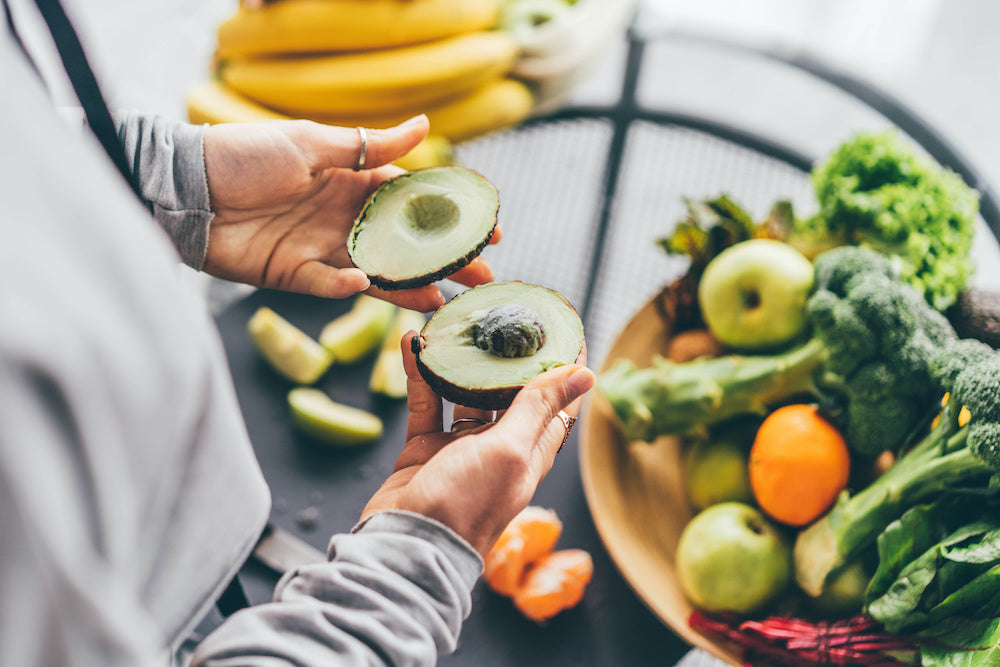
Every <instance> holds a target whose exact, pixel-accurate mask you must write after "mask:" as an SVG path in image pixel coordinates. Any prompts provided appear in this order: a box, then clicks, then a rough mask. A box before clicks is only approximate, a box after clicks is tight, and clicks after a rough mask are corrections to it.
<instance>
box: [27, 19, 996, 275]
mask: <svg viewBox="0 0 1000 667" xmlns="http://www.w3.org/2000/svg"><path fill="white" fill-rule="evenodd" d="M612 3H613V4H612ZM67 5H68V7H69V9H70V11H71V13H72V14H73V15H74V18H75V20H76V21H77V23H78V25H79V26H80V28H81V31H82V32H83V33H84V39H85V43H87V45H88V46H89V47H90V50H91V52H92V55H91V57H92V60H93V61H94V65H95V67H96V69H97V70H98V71H99V73H100V74H101V75H102V77H103V80H104V81H105V87H106V89H107V94H108V96H109V98H110V99H111V102H112V104H113V105H116V106H120V107H134V108H140V109H144V110H151V111H156V112H159V113H162V114H165V115H169V116H173V117H177V118H181V119H187V117H188V113H187V110H186V107H185V99H186V96H187V95H188V94H189V92H190V91H191V90H192V89H193V88H194V87H195V86H197V85H199V84H201V83H203V82H205V81H207V80H208V79H209V78H210V67H211V64H212V62H213V53H214V51H215V48H216V45H217V36H218V35H217V31H218V27H219V25H220V24H221V23H222V22H224V21H225V20H226V19H227V18H229V17H230V16H231V15H232V14H233V12H234V11H235V9H236V0H173V1H167V2H146V1H144V2H129V3H123V2H117V1H116V0H68V2H67ZM598 5H605V6H606V7H607V6H614V7H616V8H617V9H616V10H614V11H611V12H610V13H607V14H606V17H605V19H604V20H603V22H601V25H598V26H594V25H592V23H593V22H591V25H584V26H581V28H580V31H579V34H578V35H577V36H576V41H575V42H566V43H563V44H562V45H557V48H556V50H555V52H550V53H547V54H545V55H546V56H547V57H546V58H541V59H536V60H537V61H538V62H537V63H533V64H531V65H532V66H531V67H529V68H527V69H528V70H530V71H529V72H528V74H529V76H534V77H536V81H535V82H534V83H535V85H538V86H539V88H540V89H541V90H542V91H543V92H545V91H546V90H547V89H546V86H548V87H549V88H554V89H555V94H554V95H549V97H548V98H546V97H545V96H544V95H543V96H542V99H540V100H539V102H538V104H537V105H536V108H535V110H534V113H547V112H549V111H551V110H554V109H558V108H560V107H561V106H564V105H567V104H572V105H610V104H613V103H614V102H615V101H616V100H617V99H618V97H619V95H620V93H621V84H622V73H623V70H624V67H625V62H626V53H627V48H626V38H625V30H624V26H625V25H626V24H627V23H630V22H631V25H632V27H633V29H634V30H635V31H636V32H637V34H640V35H643V36H646V37H656V38H657V39H655V41H654V42H653V43H652V45H651V47H650V48H649V49H647V51H648V52H647V54H646V56H645V58H646V59H645V63H644V67H643V71H642V77H641V80H640V84H639V87H638V90H637V99H638V101H639V102H640V104H642V105H644V106H647V107H650V108H655V109H658V110H668V111H672V112H679V113H685V114H691V115H693V116H698V117H704V118H708V119H712V120H718V121H720V122H724V123H726V124H729V125H732V126H734V127H738V128H741V129H743V130H746V131H749V132H752V133H755V134H758V135H760V136H762V137H764V138H770V139H773V140H775V141H777V142H778V143H781V144H783V145H785V146H787V147H789V148H792V149H795V150H797V151H799V152H801V153H802V154H804V155H806V156H813V157H817V156H820V155H823V154H825V153H826V152H827V151H829V150H830V149H831V148H832V147H833V146H835V145H836V144H837V143H838V142H840V141H842V140H843V139H844V138H845V137H846V135H847V134H848V133H850V132H851V131H853V130H855V129H858V128H872V127H879V126H882V125H885V124H886V123H885V121H884V119H882V118H881V117H879V115H878V114H875V113H873V112H872V111H871V109H870V108H868V107H867V106H865V105H863V104H858V103H855V102H854V101H853V100H852V99H850V98H849V96H845V95H844V94H843V93H842V92H841V91H839V90H837V89H835V88H832V87H831V86H829V85H827V84H824V83H822V82H820V81H818V80H817V79H816V78H815V77H812V76H810V75H808V74H805V73H803V72H802V71H800V70H798V69H796V68H793V67H787V66H779V65H776V64H775V62H774V61H773V60H769V59H768V58H761V57H759V56H755V55H751V54H748V52H746V51H743V50H740V49H736V50H734V49H731V48H719V46H718V44H717V43H713V42H712V41H705V39H691V36H692V35H697V36H699V37H701V38H709V40H722V41H724V42H726V43H727V44H735V45H746V46H750V47H753V48H755V49H762V50H765V51H769V52H771V53H775V54H779V55H781V56H783V57H786V58H805V59H809V60H810V61H816V62H819V63H822V64H824V66H828V67H830V68H832V69H833V70H834V71H843V72H845V73H848V74H850V75H852V76H855V77H860V78H861V79H862V80H864V81H867V82H869V83H870V84H872V85H873V86H874V87H875V88H876V89H879V90H883V91H885V92H887V93H888V94H890V95H891V96H893V97H895V98H896V99H898V100H899V101H901V102H902V103H903V104H904V105H906V106H907V107H909V109H910V110H911V111H912V112H914V113H915V115H916V116H918V117H920V118H922V119H923V120H925V121H926V122H927V123H928V124H929V125H930V126H931V127H933V128H934V129H936V130H937V131H938V132H939V133H940V134H941V135H942V136H943V137H944V138H945V139H946V140H947V141H948V142H950V143H951V144H952V145H953V147H954V148H956V149H957V151H958V152H959V153H960V154H962V155H963V156H964V157H965V158H966V159H967V161H968V162H969V163H970V164H971V165H972V166H973V167H974V168H975V169H976V170H977V171H978V172H979V173H980V175H981V176H982V177H983V178H984V179H985V181H986V182H987V183H990V184H996V183H1000V124H998V123H997V122H996V118H997V104H998V101H1000V81H998V80H997V77H996V74H995V71H996V66H997V64H998V63H1000V42H998V41H997V40H996V39H994V31H995V29H996V26H998V25H1000V4H998V3H996V2H992V1H991V0H960V1H958V2H947V3H946V2H943V1H942V0H880V1H879V2H868V1H866V0H835V1H820V0H805V1H803V0H758V1H757V2H753V3H748V2H743V1H741V0H703V1H702V2H697V3H692V2H682V1H680V0H634V2H633V1H632V0H580V1H579V2H578V3H577V5H576V8H577V9H581V10H582V9H584V8H588V9H590V8H593V7H594V6H598ZM633 5H634V7H633ZM633 8H634V9H635V13H634V20H633V12H632V10H633ZM17 9H18V6H17V4H15V10H17ZM31 18H32V17H30V16H25V17H23V20H22V23H23V24H27V25H30V23H31ZM25 32H26V33H27V34H26V37H27V39H28V41H29V42H30V41H33V40H36V39H42V38H41V37H40V36H38V35H35V34H31V33H32V31H31V30H30V29H29V30H26V31H25ZM574 49H575V50H576V51H577V52H578V53H571V52H573V51H574ZM567 61H569V62H568V63H567ZM41 65H42V67H43V69H51V70H52V71H53V72H57V71H58V70H57V69H56V68H55V67H50V66H51V65H53V63H45V62H44V61H43V62H42V63H41ZM570 65H572V66H573V67H572V68H570ZM570 69H572V71H570ZM53 78H54V79H58V78H59V77H58V74H54V75H53ZM557 84H558V85H557ZM549 92H551V91H549ZM58 99H60V95H59V94H57V100H58ZM61 99H62V100H63V101H65V102H66V103H68V104H69V103H72V102H73V97H72V95H71V93H70V92H69V91H68V90H67V91H66V92H65V93H64V94H63V96H62V98H61ZM982 243H983V244H984V247H983V248H978V249H977V257H978V258H979V259H978V260H977V261H978V263H979V266H980V271H981V272H986V273H988V275H989V277H990V278H991V280H992V279H993V278H996V277H997V276H1000V273H997V272H1000V267H996V266H995V262H993V261H990V260H989V258H990V257H991V256H992V253H993V251H994V247H993V245H992V239H991V238H984V239H983V240H982Z"/></svg>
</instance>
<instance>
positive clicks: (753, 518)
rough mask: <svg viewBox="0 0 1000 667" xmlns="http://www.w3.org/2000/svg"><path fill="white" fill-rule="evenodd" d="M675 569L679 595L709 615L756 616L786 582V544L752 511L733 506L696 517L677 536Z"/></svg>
mask: <svg viewBox="0 0 1000 667" xmlns="http://www.w3.org/2000/svg"><path fill="white" fill-rule="evenodd" d="M675 565H676V569H677V579H678V580H679V582H680V585H681V589H682V590H683V591H684V594H685V595H686V596H687V597H688V599H689V600H690V601H691V603H692V604H693V605H694V606H696V607H698V608H699V609H703V610H705V611H709V612H721V611H733V612H736V613H738V614H748V613H750V612H753V611H756V610H758V609H760V608H762V607H763V606H764V605H766V604H767V603H768V602H771V601H772V600H774V599H775V598H776V597H777V596H778V595H780V594H781V593H782V592H784V591H785V589H786V588H788V585H789V583H790V582H791V578H792V553H791V547H790V546H789V544H788V542H787V540H785V538H784V536H783V535H782V533H781V532H780V531H779V530H778V529H777V528H776V527H775V526H774V525H773V524H772V523H771V522H770V521H768V520H767V518H766V517H765V516H764V515H763V514H762V513H761V512H760V511H759V510H758V509H757V508H755V507H752V506H750V505H747V504H745V503H739V502H725V503H719V504H717V505H712V506H711V507H709V508H708V509H706V510H703V511H702V512H700V513H698V514H696V515H695V516H694V518H692V519H691V520H690V521H689V522H688V524H687V525H686V526H685V527H684V530H683V531H682V532H681V537H680V540H679V541H678V543H677V552H676V556H675Z"/></svg>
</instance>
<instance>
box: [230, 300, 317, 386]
mask: <svg viewBox="0 0 1000 667" xmlns="http://www.w3.org/2000/svg"><path fill="white" fill-rule="evenodd" d="M247 331H248V332H249V333H250V338H251V339H252V340H253V342H254V345H256V346H257V350H258V351H259V352H260V354H261V356H262V357H264V358H265V359H267V361H268V362H269V363H270V364H271V366H272V367H274V369H275V370H276V371H278V372H279V373H281V374H282V375H283V376H285V377H286V378H288V379H289V380H291V381H292V382H296V383H298V384H313V383H314V382H316V380H318V379H319V378H320V377H321V376H322V375H323V374H324V373H325V372H326V371H327V369H328V368H330V364H331V363H333V355H331V354H330V352H329V351H328V350H327V349H326V348H325V347H323V346H322V345H320V344H319V343H317V342H316V341H315V340H313V339H312V338H310V337H309V336H308V335H307V334H306V333H305V332H304V331H302V330H301V329H299V328H298V327H297V326H295V325H294V324H292V323H291V322H289V321H288V320H286V319H285V318H283V317H282V316H280V315H278V314H277V313H276V312H274V311H273V310H271V309H270V308H268V307H266V306H261V307H260V308H258V309H257V310H256V311H255V312H254V314H253V316H251V317H250V320H249V321H248V322H247Z"/></svg>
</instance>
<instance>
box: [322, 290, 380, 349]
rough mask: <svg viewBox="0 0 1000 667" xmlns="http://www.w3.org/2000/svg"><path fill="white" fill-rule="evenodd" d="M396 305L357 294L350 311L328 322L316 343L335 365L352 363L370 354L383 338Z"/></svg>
mask: <svg viewBox="0 0 1000 667" xmlns="http://www.w3.org/2000/svg"><path fill="white" fill-rule="evenodd" d="M395 314H396V306H394V305H392V304H391V303H389V302H388V301H383V300H382V299H376V298H375V297H373V296H368V295H367V294H359V295H358V296H357V297H356V298H355V299H354V304H353V305H352V306H351V309H350V310H349V311H348V312H347V313H345V314H344V315H341V316H340V317H338V318H336V319H335V320H333V321H331V322H330V323H329V324H327V325H326V326H325V327H323V331H321V332H320V334H319V343H320V345H322V346H323V347H325V348H326V349H327V350H329V351H330V352H331V353H332V354H333V358H334V360H335V361H336V362H337V363H338V364H352V363H354V362H356V361H358V360H360V359H362V358H364V357H365V356H367V355H368V354H369V353H370V352H373V351H374V350H375V349H376V348H377V347H378V346H379V344H381V342H382V339H383V338H384V337H385V333H386V331H388V330H389V325H390V324H392V318H393V316H394V315H395Z"/></svg>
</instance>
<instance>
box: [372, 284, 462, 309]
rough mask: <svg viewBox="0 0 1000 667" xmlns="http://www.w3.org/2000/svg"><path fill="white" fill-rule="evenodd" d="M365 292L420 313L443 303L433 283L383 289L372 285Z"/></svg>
mask: <svg viewBox="0 0 1000 667" xmlns="http://www.w3.org/2000/svg"><path fill="white" fill-rule="evenodd" d="M365 294H369V295H371V296H374V297H376V298H379V299H382V300H383V301H388V302H389V303H394V304H396V305H397V306H400V307H401V308H409V309H410V310H416V311H419V312H421V313H429V312H431V311H433V310H437V309H438V308H440V307H441V306H443V305H444V295H443V294H441V290H439V289H438V288H437V287H435V286H433V285H428V286H426V287H416V288H414V289H403V290H383V289H379V288H378V287H375V286H374V285H372V286H371V287H369V288H368V289H367V290H366V291H365Z"/></svg>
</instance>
